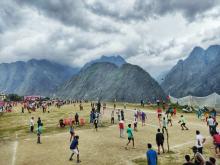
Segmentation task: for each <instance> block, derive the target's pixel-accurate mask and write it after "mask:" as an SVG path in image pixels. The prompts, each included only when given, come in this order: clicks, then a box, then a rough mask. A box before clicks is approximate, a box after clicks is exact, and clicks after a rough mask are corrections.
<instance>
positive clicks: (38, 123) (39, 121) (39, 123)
mask: <svg viewBox="0 0 220 165" xmlns="http://www.w3.org/2000/svg"><path fill="white" fill-rule="evenodd" d="M40 125H41V119H40V117H38V120H37V127H39V126H40Z"/></svg>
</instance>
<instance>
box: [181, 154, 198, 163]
mask: <svg viewBox="0 0 220 165" xmlns="http://www.w3.org/2000/svg"><path fill="white" fill-rule="evenodd" d="M185 160H186V163H184V164H183V165H195V164H194V163H193V162H191V159H190V156H189V155H185Z"/></svg>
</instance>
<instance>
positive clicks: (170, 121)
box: [167, 113, 173, 127]
mask: <svg viewBox="0 0 220 165" xmlns="http://www.w3.org/2000/svg"><path fill="white" fill-rule="evenodd" d="M167 118H168V121H167V124H169V123H170V126H171V127H172V126H173V123H172V113H168V114H167Z"/></svg>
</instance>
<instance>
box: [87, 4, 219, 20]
mask: <svg viewBox="0 0 220 165" xmlns="http://www.w3.org/2000/svg"><path fill="white" fill-rule="evenodd" d="M129 2H130V3H129ZM219 3H220V1H219V0H209V1H207V0H193V1H187V0H186V1H181V0H169V1H165V0H148V1H144V0H136V1H134V0H131V1H124V0H122V1H113V2H109V3H106V2H105V1H102V0H98V1H94V2H93V3H90V4H89V5H87V8H88V9H90V10H91V11H92V12H94V13H95V14H98V15H101V16H108V17H113V18H115V19H118V20H122V21H131V20H148V19H151V18H153V19H154V18H156V17H161V16H164V15H166V14H175V13H177V12H181V13H182V15H183V16H184V17H185V18H187V19H188V20H189V21H190V22H191V21H193V20H194V19H196V18H197V17H198V16H200V15H201V14H203V13H204V12H206V11H208V10H210V9H212V8H214V7H215V6H216V5H219ZM122 4H123V5H122Z"/></svg>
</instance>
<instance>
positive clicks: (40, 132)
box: [37, 123, 43, 144]
mask: <svg viewBox="0 0 220 165" xmlns="http://www.w3.org/2000/svg"><path fill="white" fill-rule="evenodd" d="M42 127H43V123H40V125H39V127H38V128H37V144H41V141H40V136H41V134H42Z"/></svg>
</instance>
